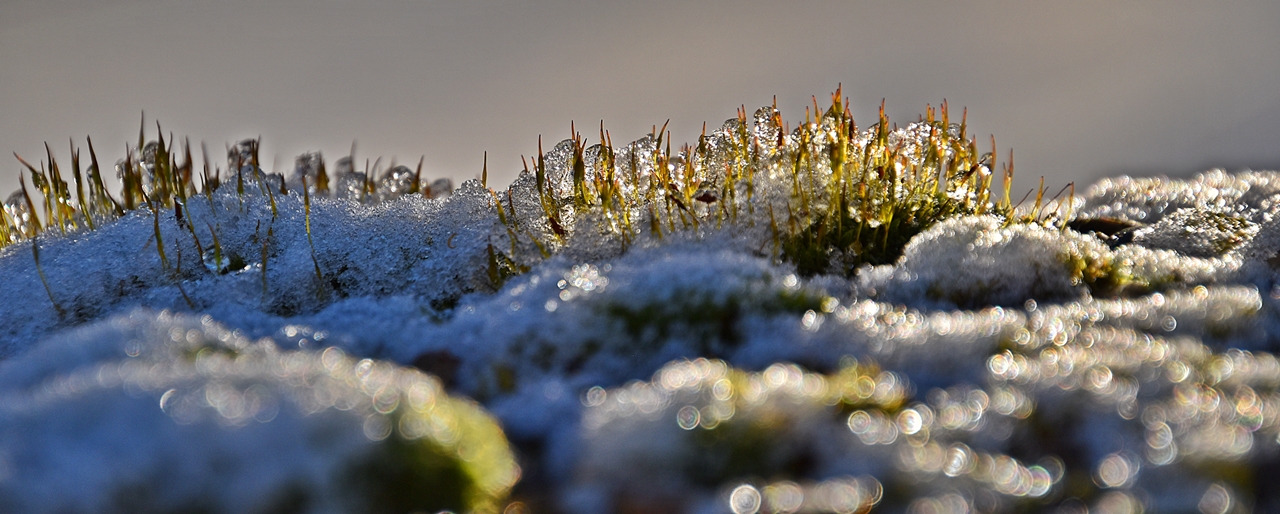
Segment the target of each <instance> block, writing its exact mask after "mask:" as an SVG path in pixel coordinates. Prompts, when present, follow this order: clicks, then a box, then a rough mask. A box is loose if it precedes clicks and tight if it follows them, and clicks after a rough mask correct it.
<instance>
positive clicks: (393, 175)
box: [378, 164, 418, 201]
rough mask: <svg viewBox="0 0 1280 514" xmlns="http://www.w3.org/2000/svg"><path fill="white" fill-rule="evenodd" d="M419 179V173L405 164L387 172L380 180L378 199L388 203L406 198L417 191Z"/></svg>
mask: <svg viewBox="0 0 1280 514" xmlns="http://www.w3.org/2000/svg"><path fill="white" fill-rule="evenodd" d="M417 177H418V176H417V173H415V172H414V171H413V170H411V169H409V167H408V166H405V165H403V164H402V165H398V166H395V167H393V168H391V169H389V170H387V172H386V173H384V174H382V178H381V179H379V180H378V199H379V200H382V201H386V200H391V199H393V198H399V197H401V196H404V195H405V194H407V193H409V192H410V191H412V190H413V189H415V185H416V182H417Z"/></svg>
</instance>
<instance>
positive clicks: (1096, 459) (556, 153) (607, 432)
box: [0, 106, 1280, 512]
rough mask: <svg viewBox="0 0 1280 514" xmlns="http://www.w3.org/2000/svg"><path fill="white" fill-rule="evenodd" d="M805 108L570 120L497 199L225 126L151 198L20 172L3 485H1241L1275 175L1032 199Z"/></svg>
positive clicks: (1261, 356)
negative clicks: (218, 142)
mask: <svg viewBox="0 0 1280 514" xmlns="http://www.w3.org/2000/svg"><path fill="white" fill-rule="evenodd" d="M814 114H815V116H813V117H812V118H811V119H810V120H806V121H805V123H803V124H800V125H797V126H796V127H795V128H793V129H790V130H788V126H787V125H784V124H781V122H780V119H779V116H778V113H777V112H776V111H775V110H774V109H773V107H772V106H770V107H765V108H762V109H760V110H758V111H755V112H753V113H752V112H747V111H743V112H742V113H741V118H734V119H731V120H729V121H727V122H725V124H724V125H722V126H721V127H720V128H719V129H717V130H714V131H711V132H709V133H708V134H706V136H705V137H702V138H699V140H698V141H697V146H696V147H694V146H689V147H687V148H685V149H681V150H679V151H676V150H669V149H668V148H667V146H668V145H667V143H668V141H666V138H667V137H669V135H668V134H665V133H659V132H658V131H657V130H656V128H655V133H654V134H651V135H649V136H646V137H643V138H641V139H639V140H637V141H634V142H632V143H630V144H626V145H620V146H619V147H618V148H617V149H616V150H614V149H611V148H610V147H609V146H607V145H590V146H588V145H586V144H585V140H583V139H581V138H580V137H577V135H575V138H574V139H570V140H566V141H563V142H561V143H559V144H556V145H555V146H553V147H552V148H551V149H550V151H549V152H547V153H545V154H543V155H541V156H540V159H539V160H538V161H535V163H536V165H535V166H534V168H532V169H530V170H529V171H528V172H526V173H522V174H521V175H520V176H519V177H518V178H517V179H516V180H515V182H513V183H512V184H510V185H509V186H508V187H505V188H498V189H489V188H488V187H486V186H485V185H484V184H481V183H480V181H477V180H469V181H466V182H463V183H461V184H459V186H458V187H457V188H456V190H455V189H454V188H453V186H452V184H451V183H450V182H449V181H448V180H445V179H436V180H434V181H432V180H430V179H429V178H427V177H423V176H422V175H421V174H420V173H419V172H418V171H417V170H415V169H412V168H410V167H406V166H395V165H392V166H390V167H389V169H386V170H385V171H380V168H379V167H378V165H377V164H374V165H373V167H372V168H367V167H365V168H363V169H362V170H361V171H357V169H356V166H353V164H354V163H353V162H352V161H351V157H344V158H342V159H338V160H337V161H336V162H335V163H334V166H333V167H332V169H326V168H325V167H324V160H323V159H322V158H321V157H320V155H319V154H306V155H303V156H300V157H299V158H298V159H297V161H296V162H295V165H294V169H293V170H292V172H290V173H289V174H288V177H287V178H286V177H282V176H278V175H272V174H268V173H264V172H263V171H262V170H261V168H260V167H259V166H258V165H257V164H258V163H257V156H256V155H255V153H256V142H254V141H245V142H241V143H239V144H237V145H235V146H234V147H232V148H230V149H229V154H228V164H229V165H230V166H229V169H231V170H232V171H231V172H229V173H227V174H224V175H223V176H222V177H221V180H222V183H221V185H220V186H219V187H218V188H217V189H216V190H214V191H211V192H209V193H204V192H201V193H200V194H194V191H192V192H191V193H192V194H191V195H188V196H187V197H184V198H181V199H180V201H177V202H176V203H173V204H159V203H156V202H153V203H152V204H148V203H147V202H146V199H145V198H144V196H143V193H145V192H146V191H151V192H152V193H154V192H155V191H157V189H156V188H162V187H167V186H165V184H164V182H163V181H158V182H157V181H156V179H155V178H148V177H153V176H159V175H162V174H163V173H161V172H160V171H158V170H162V169H163V167H162V166H160V164H161V163H162V162H163V161H161V160H159V159H160V156H161V146H160V145H159V144H158V143H157V144H153V145H150V146H148V145H144V146H143V148H142V149H139V150H137V152H136V154H137V155H135V156H133V157H132V158H131V160H125V161H124V162H122V164H121V166H122V169H123V168H128V167H138V166H140V167H141V168H139V169H141V170H142V171H141V172H136V173H141V174H139V175H138V176H139V177H141V179H140V183H139V184H138V191H135V193H136V194H133V195H132V196H130V198H132V200H133V201H135V204H134V206H133V208H131V210H127V211H125V212H124V213H123V214H122V215H117V214H116V213H115V212H106V211H103V212H97V213H89V214H88V215H89V216H90V217H88V218H86V217H85V214H84V213H79V212H70V211H66V209H65V208H70V207H71V205H72V204H71V203H66V202H63V201H61V200H57V197H59V195H62V194H63V192H62V191H54V190H53V189H50V190H49V194H48V195H46V196H48V197H51V198H54V200H55V201H54V202H53V204H55V205H59V206H61V207H63V208H64V209H63V211H64V212H70V214H68V215H66V216H62V217H59V218H56V220H57V223H56V225H57V226H56V227H54V225H52V224H51V225H50V227H53V228H49V227H46V229H45V230H44V231H43V232H42V233H41V234H40V235H39V236H38V237H36V238H34V240H32V239H30V238H29V235H30V230H29V229H31V228H33V226H34V225H33V223H34V222H36V221H37V219H38V218H37V215H41V212H32V211H35V210H36V209H35V208H34V207H33V206H32V205H31V204H28V202H27V201H26V199H25V198H24V197H23V196H22V195H20V194H19V195H14V196H10V197H9V199H8V201H6V203H5V210H4V218H3V220H4V223H5V225H4V227H3V228H4V230H3V231H0V234H6V237H7V240H6V243H14V242H17V243H21V244H6V246H5V247H3V248H0V277H3V287H4V288H5V292H6V293H8V295H9V296H8V298H10V300H9V301H8V303H6V304H4V307H3V308H0V358H2V359H3V360H2V361H0V510H4V511H10V510H12V511H64V510H65V511H84V510H94V509H98V510H101V509H102V508H118V509H121V510H138V509H155V510H166V509H178V508H183V507H189V506H192V505H200V506H208V508H209V509H210V510H214V511H226V512H238V511H252V510H254V509H259V510H261V509H266V510H272V509H286V508H287V507H297V506H299V505H301V504H302V503H304V502H305V505H304V507H305V508H299V510H302V511H314V512H332V511H351V510H366V509H364V508H362V507H361V506H365V505H373V504H377V505H383V504H378V503H377V502H381V501H399V500H406V501H408V500H410V499H415V498H416V499H421V498H420V497H418V496H414V494H416V493H414V491H416V489H414V488H397V487H395V486H394V484H395V483H397V482H396V481H397V480H400V479H402V478H404V477H406V476H410V475H414V474H415V473H419V472H421V473H422V474H425V475H424V476H427V479H423V478H422V477H421V476H418V477H411V478H413V480H420V479H422V480H425V481H427V482H431V481H432V480H437V479H439V480H441V482H439V483H446V482H447V480H445V478H448V477H445V478H440V477H442V476H444V475H441V474H440V473H444V474H448V473H454V472H458V473H464V474H466V476H467V477H470V478H467V479H466V480H464V482H466V483H471V484H479V485H476V486H475V487H472V486H460V485H448V486H442V487H437V488H432V489H429V490H430V491H435V492H438V493H440V494H446V495H453V496H452V497H451V498H453V499H450V500H448V502H445V503H430V504H426V503H424V504H422V505H417V506H414V507H413V508H409V507H405V508H401V507H404V506H403V505H400V504H396V505H393V506H392V507H388V508H387V509H386V510H390V511H410V510H414V509H415V508H418V507H421V508H422V509H429V510H430V511H436V510H440V509H445V508H449V509H454V510H459V509H462V510H466V505H472V506H474V507H473V510H477V511H481V512H486V511H487V512H500V511H502V510H503V509H505V508H506V507H507V505H506V504H503V503H502V498H503V497H505V496H506V494H507V491H508V489H510V488H512V487H513V485H512V484H513V482H515V481H516V479H517V471H516V469H517V468H516V467H515V464H514V460H513V459H514V457H512V452H513V450H511V449H509V446H508V443H507V441H510V443H509V444H510V445H511V446H513V447H514V448H515V450H514V452H516V453H519V454H520V455H521V458H522V459H523V460H522V461H521V464H522V465H523V468H522V469H520V471H519V473H520V475H519V476H521V477H523V478H521V482H520V483H519V484H517V485H515V486H514V492H513V493H512V494H513V496H512V497H511V498H512V499H513V501H518V502H521V503H519V504H514V503H513V504H512V505H511V506H510V507H511V510H512V511H518V510H519V507H520V506H524V507H530V508H545V509H548V510H554V509H560V510H561V511H565V512H604V511H663V512H668V511H670V512H735V511H741V512H749V511H759V512H766V511H769V512H774V511H776V512H850V511H860V510H865V509H868V508H875V509H877V510H886V511H912V512H916V511H920V512H923V511H965V510H968V511H983V512H1008V511H1023V510H1039V509H1047V508H1056V507H1069V506H1070V505H1068V504H1066V503H1064V502H1067V501H1071V500H1068V498H1069V497H1073V496H1074V497H1078V498H1084V499H1087V501H1088V505H1087V506H1088V507H1089V508H1090V509H1096V510H1109V509H1110V510H1122V509H1129V510H1130V511H1132V510H1141V509H1151V510H1157V509H1158V510H1162V511H1164V510H1167V511H1193V510H1195V509H1198V508H1202V507H1203V506H1204V505H1208V506H1209V507H1213V508H1217V507H1221V506H1222V505H1228V504H1229V505H1245V506H1246V507H1245V508H1249V506H1250V505H1251V504H1250V503H1249V502H1251V501H1254V502H1256V504H1257V505H1263V506H1265V505H1269V503H1266V502H1267V501H1272V500H1271V499H1270V497H1269V496H1266V495H1268V494H1271V493H1268V492H1266V491H1263V490H1261V489H1258V490H1254V489H1251V487H1253V486H1252V485H1250V484H1253V483H1255V482H1257V481H1258V480H1259V478H1258V477H1261V476H1262V471H1261V470H1265V469H1266V467H1267V466H1272V465H1273V464H1274V463H1273V462H1272V461H1273V460H1274V455H1275V441H1276V440H1277V436H1278V435H1280V418H1278V417H1277V416H1275V415H1274V414H1275V413H1276V412H1280V403H1277V401H1278V400H1277V398H1280V389H1278V388H1280V364H1277V362H1278V361H1277V359H1276V356H1275V354H1274V352H1275V351H1276V348H1277V341H1280V339H1278V338H1277V337H1276V334H1280V285H1278V284H1280V257H1278V256H1277V254H1280V228H1278V227H1280V225H1278V224H1277V223H1280V221H1278V220H1277V219H1276V216H1275V214H1276V209H1277V199H1280V196H1277V195H1280V178H1277V177H1280V174H1277V173H1274V172H1243V173H1237V174H1228V173H1225V172H1221V171H1211V172H1206V173H1204V174H1202V175H1200V176H1197V177H1195V178H1193V179H1191V180H1185V181H1180V180H1167V179H1133V178H1127V177H1117V178H1114V179H1108V180H1104V181H1102V182H1100V183H1099V184H1097V185H1095V186H1094V187H1092V188H1091V189H1090V190H1089V192H1087V193H1086V194H1085V195H1083V196H1082V197H1080V198H1078V199H1077V200H1075V202H1074V203H1072V204H1071V205H1070V207H1071V208H1072V210H1071V211H1070V212H1072V213H1073V214H1071V215H1068V210H1067V209H1066V208H1065V205H1066V204H1065V203H1063V205H1059V206H1058V207H1057V208H1056V209H1052V208H1051V209H1049V211H1050V213H1048V214H1045V215H1040V216H1036V215H1033V213H1032V212H1031V211H1030V210H1023V211H1019V212H1013V210H1012V209H1011V207H1010V206H1007V205H1002V204H999V203H996V202H993V201H991V199H990V198H989V197H988V188H987V186H989V181H990V178H991V175H992V174H993V166H994V163H992V162H990V158H989V157H981V156H978V155H976V154H975V152H974V151H973V150H972V149H971V148H970V147H968V145H967V139H966V140H965V141H966V143H965V144H964V145H960V144H959V141H958V140H960V139H962V138H961V135H962V128H961V127H959V126H956V125H955V124H948V123H944V122H943V121H942V120H938V119H929V120H922V121H920V122H918V123H912V124H907V125H905V126H902V127H901V128H892V129H891V128H889V126H888V125H884V124H878V125H873V126H872V127H869V128H865V129H861V130H859V129H857V128H856V127H854V126H852V125H851V124H845V121H844V120H845V119H844V118H842V117H841V115H840V111H838V110H835V109H834V108H833V110H831V111H828V112H826V113H814ZM749 115H750V117H748V116H749ZM931 115H932V113H931ZM850 123H851V122H850ZM944 136H945V137H944ZM946 138H954V139H956V140H957V141H955V142H954V143H956V144H941V143H939V141H943V140H945V139H946ZM845 143H847V145H848V146H847V147H841V146H839V145H841V144H845ZM170 146H172V143H170ZM869 156H871V157H869ZM890 157H892V159H890ZM860 159H861V160H860ZM877 159H880V160H877ZM966 159H967V160H966ZM962 161H963V162H962ZM855 173H856V175H855ZM948 173H950V174H952V176H951V177H950V182H945V183H944V182H940V181H939V180H940V178H945V176H946V175H947V174H948ZM837 176H841V177H844V179H843V180H845V182H844V183H843V184H844V185H846V186H847V185H849V184H854V185H852V186H849V187H848V188H846V189H843V190H842V189H840V188H837V187H827V186H829V185H831V184H832V182H831V180H832V177H837ZM961 177H966V178H963V179H961ZM53 183H54V181H52V180H48V181H47V182H42V184H43V185H44V186H46V187H52V184H53ZM304 184H305V187H306V189H305V193H306V194H305V195H303V194H301V193H303V191H304V190H303V187H304ZM813 184H818V185H819V186H821V187H819V186H814V185H813ZM824 184H825V185H824ZM858 184H861V185H858ZM59 187H60V186H59ZM841 187H844V186H841ZM55 189H56V188H55ZM42 194H43V193H42ZM90 194H96V193H93V191H90ZM147 196H148V197H149V196H151V195H150V194H148V195H147ZM37 198H39V197H37ZM59 202H62V203H59ZM157 205H158V207H157ZM43 215H44V216H48V214H43ZM88 220H100V221H101V223H100V226H97V227H96V228H95V229H93V230H88V229H87V227H86V226H85V225H87V223H85V222H87V221H88ZM46 285H47V289H46ZM55 305H56V306H57V307H56V308H55ZM408 366H413V367H416V368H419V369H420V370H422V371H425V372H427V373H429V374H430V375H427V374H423V373H420V372H419V371H414V370H412V369H410V368H409V367H408ZM446 390H447V391H449V394H446V393H445V391H446ZM427 397H430V398H431V399H432V400H431V401H427V400H425V398H427ZM415 398H417V399H418V400H422V402H421V406H422V409H418V410H415V409H416V408H415V407H413V405H411V404H413V402H415V401H418V400H415ZM473 402H479V403H480V404H482V405H483V406H484V407H483V408H484V409H487V412H488V413H489V414H485V411H482V410H481V408H480V407H478V406H477V405H476V403H473ZM428 404H430V405H428ZM423 409H425V410H423ZM419 411H420V412H419ZM415 413H416V414H415ZM419 414H421V415H419ZM490 416H492V417H490ZM450 420H452V421H450ZM451 423H452V424H451ZM477 441H482V442H483V444H482V443H481V442H477ZM428 442H429V443H430V444H426V443H428ZM473 443H474V444H473ZM491 443H492V444H491ZM477 445H478V446H477ZM423 448H427V450H423ZM415 452H418V453H415ZM421 452H426V453H421ZM410 457H412V458H410ZM419 457H420V458H419ZM423 462H434V463H437V464H440V463H443V464H440V466H439V467H435V468H431V469H428V470H423V469H421V468H418V467H415V466H417V465H418V464H422V463H423ZM455 464H456V465H455ZM428 467H430V466H428ZM121 469H123V470H126V471H125V472H120V471H119V470H121ZM415 470H416V471H415ZM450 470H452V471H450ZM458 470H463V471H458ZM468 470H469V471H468ZM397 473H402V474H397ZM433 473H435V474H433ZM451 476H452V475H451ZM432 477H435V478H432ZM1241 477H1244V478H1241ZM406 480H407V479H406ZM449 480H452V479H449ZM468 480H469V482H467V481H468ZM450 483H455V484H456V483H460V482H450ZM384 486H385V487H384ZM379 487H384V489H378V488H379ZM370 488H372V489H370ZM422 490H423V491H427V490H428V489H426V488H422ZM371 491H372V492H371ZM1188 491H1190V492H1188ZM383 493H386V494H385V495H384V494H383ZM424 494H426V493H424ZM431 494H435V493H431ZM459 495H460V496H459ZM375 497H376V498H380V499H375ZM432 498H435V497H432ZM459 498H463V499H459ZM433 501H434V500H433ZM449 502H452V503H449ZM459 502H462V503H459ZM467 502H471V503H467ZM477 502H478V503H477ZM459 505H463V506H462V507H459ZM380 508H381V507H379V508H373V507H370V508H369V509H367V510H374V511H377V510H379V509H380ZM1204 508H1208V507H1204ZM1260 508H1261V507H1260Z"/></svg>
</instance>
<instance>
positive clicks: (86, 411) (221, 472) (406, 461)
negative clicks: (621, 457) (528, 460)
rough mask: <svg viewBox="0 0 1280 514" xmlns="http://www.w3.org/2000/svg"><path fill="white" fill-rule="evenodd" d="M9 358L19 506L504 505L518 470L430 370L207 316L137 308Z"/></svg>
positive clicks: (9, 444)
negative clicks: (309, 347) (275, 337)
mask: <svg viewBox="0 0 1280 514" xmlns="http://www.w3.org/2000/svg"><path fill="white" fill-rule="evenodd" d="M0 368H2V369H0V377H4V379H5V382H6V383H5V384H4V385H3V386H0V414H3V415H0V455H3V456H4V459H5V461H6V462H5V465H6V466H5V467H6V468H7V469H17V470H21V472H20V473H6V474H5V475H3V476H0V507H3V508H4V509H5V510H8V511H13V512H35V511H64V512H73V511H74V512H87V511H96V510H100V509H104V508H109V509H119V510H123V511H133V512H136V511H174V510H182V509H186V508H190V507H191V506H193V505H197V504H198V505H200V507H201V508H202V509H204V510H206V511H208V512H249V511H258V510H262V509H265V510H267V511H271V510H279V509H302V510H306V511H315V512H321V511H334V510H348V509H354V510H362V511H363V510H368V511H379V512H392V511H403V510H404V509H425V510H431V511H435V510H440V509H453V510H458V511H463V510H465V511H477V512H496V509H497V508H498V506H499V505H500V503H499V502H500V501H501V500H502V498H503V497H504V496H505V495H506V492H507V491H508V490H509V489H510V487H511V486H512V485H513V484H514V482H515V481H516V479H517V477H518V473H519V471H518V468H517V467H516V464H515V461H514V458H513V456H512V454H511V453H510V450H509V449H508V447H507V444H506V440H505V438H504V437H503V436H502V432H501V430H500V429H499V428H498V426H497V425H496V424H495V423H494V422H493V421H492V419H491V418H489V417H488V416H487V415H485V414H484V413H483V412H482V411H481V410H480V409H479V408H478V407H477V406H475V405H474V404H471V403H469V402H467V401H465V400H459V399H455V398H452V397H449V396H448V395H446V394H445V393H444V391H443V390H442V389H441V388H440V385H439V383H438V382H437V381H435V380H434V379H432V378H431V377H428V376H426V375H423V374H421V373H419V372H417V371H414V370H406V369H404V368H399V367H397V366H394V365H391V364H388V363H385V362H374V361H370V360H367V359H366V360H359V359H355V358H352V357H348V356H346V355H344V354H343V353H342V352H341V351H339V350H337V349H328V350H325V351H323V352H316V351H280V350H277V349H276V347H275V346H274V345H273V344H271V343H270V342H269V341H260V342H250V341H247V340H245V339H244V338H243V337H241V336H239V335H237V334H236V333H234V332H230V331H227V330H226V329H224V328H222V327H220V326H218V324H217V323H213V322H211V321H210V320H208V319H196V318H192V317H188V316H182V315H178V316H175V315H171V314H169V313H165V312H161V313H158V314H156V313H150V312H145V311H137V312H135V313H133V314H132V315H131V316H129V317H128V318H117V319H115V320H113V321H111V322H108V323H99V324H93V325H90V326H89V327H86V328H84V329H80V330H77V331H74V332H72V333H69V334H67V335H65V336H63V337H61V338H53V339H51V340H50V341H48V342H47V343H45V344H44V345H42V346H41V347H40V348H39V349H37V350H35V351H32V352H28V353H27V354H25V355H23V356H22V357H19V358H16V359H11V360H8V361H5V362H4V363H3V365H2V366H0ZM175 448H181V451H180V453H175V451H174V449H175ZM405 480H413V481H417V482H419V483H420V486H419V487H415V488H412V489H396V488H395V487H394V485H393V484H397V483H403V481H405Z"/></svg>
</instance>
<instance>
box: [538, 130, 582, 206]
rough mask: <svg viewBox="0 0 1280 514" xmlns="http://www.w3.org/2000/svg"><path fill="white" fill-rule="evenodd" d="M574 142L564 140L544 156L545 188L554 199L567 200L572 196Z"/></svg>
mask: <svg viewBox="0 0 1280 514" xmlns="http://www.w3.org/2000/svg"><path fill="white" fill-rule="evenodd" d="M575 144H576V143H574V141H573V140H572V139H566V140H564V141H561V142H559V143H556V146H555V148H552V149H551V151H550V152H547V153H546V155H544V156H543V157H544V159H543V162H544V163H545V165H546V177H547V187H548V188H550V192H551V193H552V194H553V195H555V196H556V198H562V199H563V198H569V197H570V196H571V195H573V160H574V158H575V157H574V145H575Z"/></svg>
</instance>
